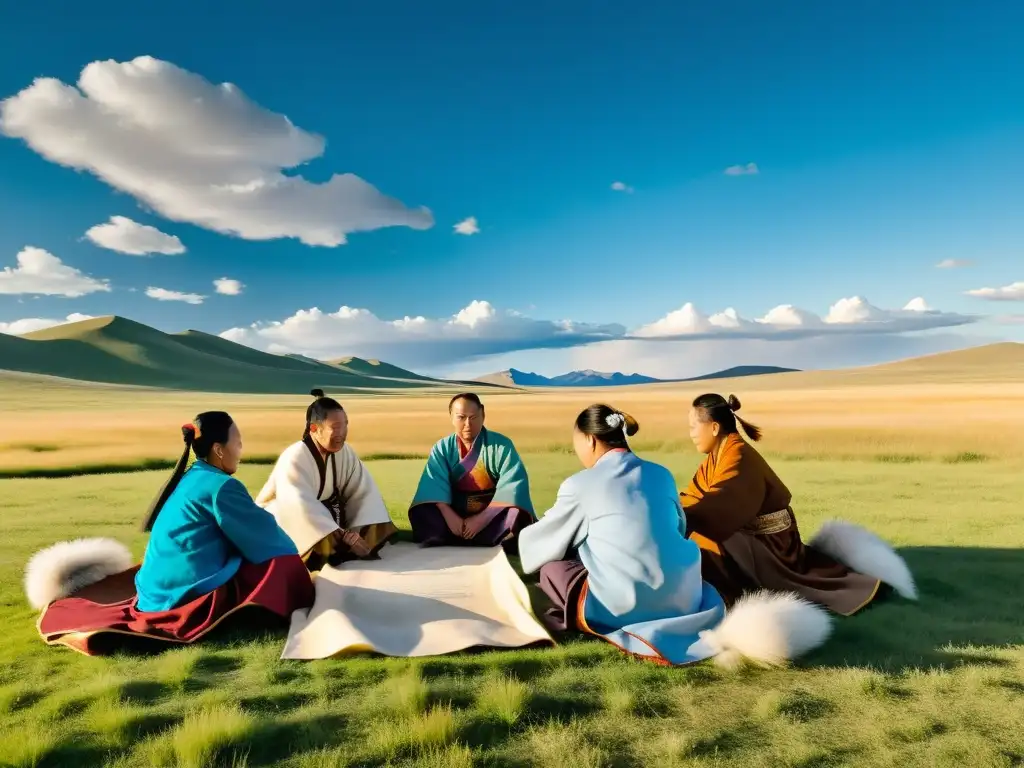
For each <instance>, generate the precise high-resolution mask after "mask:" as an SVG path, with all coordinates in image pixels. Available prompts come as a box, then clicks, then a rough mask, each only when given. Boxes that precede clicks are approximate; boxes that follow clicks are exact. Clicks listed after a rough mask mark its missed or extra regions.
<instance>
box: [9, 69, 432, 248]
mask: <svg viewBox="0 0 1024 768" xmlns="http://www.w3.org/2000/svg"><path fill="white" fill-rule="evenodd" d="M0 132H3V133H4V134H6V135H7V136H10V137H12V138H17V139H21V140H23V141H24V142H25V143H26V144H28V146H29V147H31V148H32V149H33V150H35V151H36V152H38V153H39V154H40V155H42V156H43V157H45V158H46V159H48V160H50V161H52V162H55V163H59V164H61V165H63V166H66V167H69V168H75V169H77V170H84V171H88V172H90V173H92V174H94V175H95V176H97V177H99V178H100V179H102V180H103V181H105V182H106V183H107V184H109V185H110V186H112V187H114V188H115V189H118V190H120V191H122V192H126V193H128V194H129V195H132V196H133V197H135V198H136V199H137V200H138V201H139V202H140V203H142V204H144V205H145V206H146V207H148V208H150V209H152V210H153V211H156V212H157V213H159V214H161V215H162V216H164V217H166V218H168V219H170V220H172V221H182V222H190V223H192V224H196V225H198V226H201V227H205V228H207V229H211V230H214V231H216V232H221V233H225V234H232V235H237V236H239V237H242V238H245V239H247V240H271V239H276V238H296V239H298V240H300V241H301V242H303V243H306V244H308V245H319V246H336V245H341V244H343V243H345V242H346V236H347V235H348V234H349V233H351V232H359V231H368V230H374V229H379V228H381V227H392V226H405V227H411V228H413V229H428V228H429V227H431V226H433V216H432V214H431V213H430V211H429V210H427V209H426V208H415V209H413V208H408V207H406V206H405V204H403V203H402V202H401V201H399V200H396V199H394V198H391V197H388V196H386V195H384V194H382V193H381V192H379V191H378V190H377V189H376V188H375V187H374V186H373V185H372V184H370V183H368V182H367V181H364V180H363V179H361V178H359V177H358V176H355V175H353V174H351V173H345V174H335V175H333V176H332V177H331V178H330V179H329V180H328V181H326V182H324V183H322V184H316V183H313V182H310V181H307V180H306V179H304V178H302V177H301V176H299V175H297V174H295V173H285V170H290V169H294V168H296V167H297V166H300V165H302V164H304V163H308V162H310V161H312V160H314V159H316V158H318V157H320V156H321V155H322V154H323V153H324V149H325V146H326V141H325V139H324V138H323V137H322V136H319V135H316V134H313V133H309V132H307V131H305V130H303V129H301V128H299V127H297V126H295V125H294V124H293V123H292V122H291V121H290V120H289V119H288V118H287V117H286V116H284V115H281V114H278V113H276V112H273V111H271V110H269V109H266V108H264V107H262V106H260V105H259V104H256V103H254V102H253V101H251V100H250V99H249V98H248V97H247V96H246V95H245V93H243V92H242V90H241V89H240V88H239V87H238V86H236V85H234V84H232V83H220V84H214V83H211V82H209V81H207V80H205V79H204V78H202V77H201V76H199V75H197V74H194V73H192V72H188V71H186V70H184V69H181V68H179V67H177V66H175V65H174V64H171V63H169V62H166V61H160V60H159V59H155V58H153V57H151V56H141V57H139V58H136V59H133V60H132V61H126V62H118V61H94V62H92V63H91V64H88V65H87V66H86V67H85V68H84V69H83V70H82V72H81V75H80V76H79V79H78V83H77V87H76V86H75V85H68V84H66V83H63V82H61V81H60V80H57V79H54V78H51V77H42V78H37V79H36V80H35V81H34V82H33V83H32V84H31V85H29V86H28V87H26V88H25V89H24V90H22V91H21V92H19V93H17V94H15V95H14V96H11V97H10V98H8V99H6V100H4V101H2V102H0Z"/></svg>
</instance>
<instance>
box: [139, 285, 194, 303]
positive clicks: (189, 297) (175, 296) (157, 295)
mask: <svg viewBox="0 0 1024 768" xmlns="http://www.w3.org/2000/svg"><path fill="white" fill-rule="evenodd" d="M146 295H147V296H149V298H151V299H156V300H157V301H181V302H184V303H185V304H202V303H203V300H204V299H205V298H206V297H205V296H202V295H200V294H198V293H182V292H181V291H169V290H167V289H166V288H153V287H149V288H147V289H146Z"/></svg>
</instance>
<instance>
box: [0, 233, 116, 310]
mask: <svg viewBox="0 0 1024 768" xmlns="http://www.w3.org/2000/svg"><path fill="white" fill-rule="evenodd" d="M16 259H17V264H18V266H16V267H13V268H12V267H4V270H3V272H0V294H4V293H6V294H19V293H34V294H36V295H38V296H64V297H66V298H71V299H73V298H77V297H79V296H85V295H86V294H89V293H96V292H99V291H110V283H109V281H107V280H97V279H95V278H92V277H89V276H88V275H85V274H83V273H82V272H79V271H78V270H77V269H75V268H74V267H69V266H68V265H67V264H65V263H64V262H62V261H61V260H60V259H58V258H57V257H56V256H54V255H53V254H52V253H50V252H49V251H45V250H43V249H42V248H36V247H34V246H31V245H29V246H26V247H24V248H22V250H21V251H20V252H19V253H18V255H17V257H16Z"/></svg>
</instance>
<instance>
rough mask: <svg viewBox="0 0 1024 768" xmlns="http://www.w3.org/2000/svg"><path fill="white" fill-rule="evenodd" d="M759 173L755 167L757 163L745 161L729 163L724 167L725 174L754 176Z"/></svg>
mask: <svg viewBox="0 0 1024 768" xmlns="http://www.w3.org/2000/svg"><path fill="white" fill-rule="evenodd" d="M758 173H760V170H759V169H758V167H757V163H747V164H746V165H730V166H729V167H728V168H726V169H725V175H726V176H755V175H757V174H758Z"/></svg>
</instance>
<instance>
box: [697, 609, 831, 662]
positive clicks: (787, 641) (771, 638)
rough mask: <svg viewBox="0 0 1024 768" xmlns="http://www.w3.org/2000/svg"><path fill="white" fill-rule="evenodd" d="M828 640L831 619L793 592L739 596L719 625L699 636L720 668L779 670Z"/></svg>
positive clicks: (823, 610) (821, 610)
mask: <svg viewBox="0 0 1024 768" xmlns="http://www.w3.org/2000/svg"><path fill="white" fill-rule="evenodd" d="M831 634H832V618H831V617H830V616H829V614H828V612H827V611H826V610H825V609H823V608H821V607H820V606H817V605H814V604H813V603H810V602H808V601H807V600H804V599H803V598H802V597H800V596H798V595H796V594H795V593H792V592H769V591H767V590H762V591H760V592H754V593H750V594H746V595H743V596H742V597H741V598H740V599H739V600H737V601H736V604H735V605H734V606H733V607H732V608H731V609H730V610H729V611H728V612H727V613H726V615H725V619H724V620H723V621H722V623H721V624H719V625H718V626H717V627H715V628H714V629H711V630H706V631H704V632H701V633H700V635H701V637H702V638H703V639H704V640H705V641H706V642H707V643H708V644H710V645H711V647H712V648H714V649H715V650H716V651H717V654H716V656H715V663H716V664H718V665H719V666H723V667H735V666H738V665H739V664H740V663H741V662H742V661H743V660H744V659H749V660H751V661H754V662H757V663H759V664H763V665H766V666H777V665H781V664H784V663H785V662H787V661H788V660H789V659H793V658H795V657H797V656H800V655H802V654H804V653H807V652H808V651H810V650H813V649H814V648H817V647H818V646H820V645H821V644H823V643H824V642H825V641H826V640H827V639H828V638H829V636H830V635H831Z"/></svg>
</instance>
